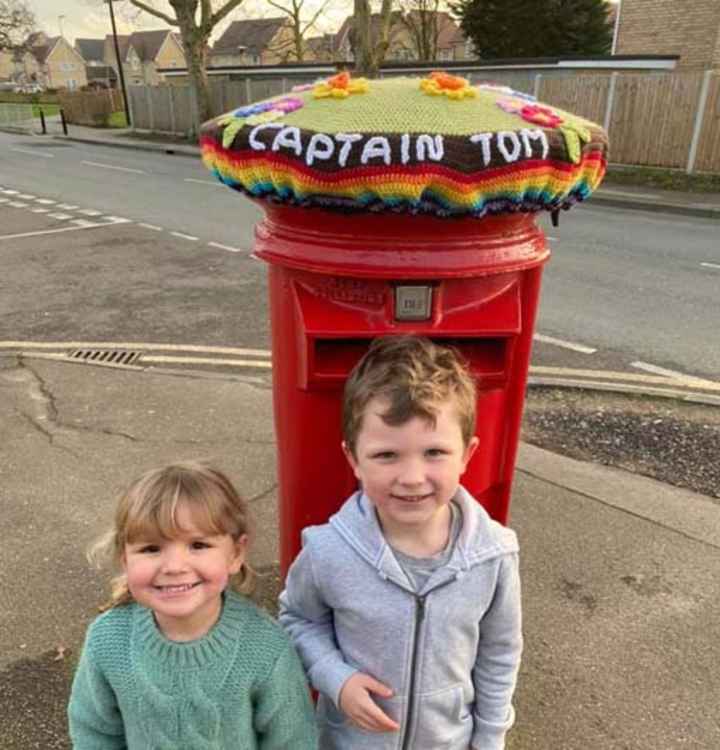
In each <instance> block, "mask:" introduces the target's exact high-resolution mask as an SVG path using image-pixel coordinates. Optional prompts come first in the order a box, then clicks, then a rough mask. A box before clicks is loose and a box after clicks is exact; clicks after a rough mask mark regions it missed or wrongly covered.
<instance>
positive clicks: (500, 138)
mask: <svg viewBox="0 0 720 750" xmlns="http://www.w3.org/2000/svg"><path fill="white" fill-rule="evenodd" d="M508 139H509V140H510V142H511V144H512V151H508V147H507V144H506V140H508ZM497 147H498V149H499V150H500V153H501V154H502V155H503V157H504V158H505V161H507V162H513V161H517V160H518V159H519V158H520V150H521V149H522V145H521V144H520V139H519V138H518V137H517V135H516V134H515V133H514V132H513V131H512V130H502V131H500V132H499V133H498V134H497Z"/></svg>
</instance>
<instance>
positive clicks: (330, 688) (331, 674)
mask: <svg viewBox="0 0 720 750" xmlns="http://www.w3.org/2000/svg"><path fill="white" fill-rule="evenodd" d="M359 671H360V670H359V669H356V668H355V667H351V666H350V665H349V664H346V663H345V662H344V661H337V662H335V663H334V664H333V665H332V667H323V668H321V669H319V670H318V674H317V675H313V677H314V679H312V680H311V682H312V684H313V687H314V688H315V689H316V690H317V691H318V692H320V693H323V695H326V696H327V697H328V698H330V700H332V702H333V703H334V704H335V706H336V707H337V708H338V709H339V708H340V691H341V690H342V688H343V685H344V684H345V683H346V682H347V681H348V680H349V679H350V678H351V677H352V676H353V675H354V674H355V673H356V672H359Z"/></svg>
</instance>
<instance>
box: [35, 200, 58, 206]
mask: <svg viewBox="0 0 720 750" xmlns="http://www.w3.org/2000/svg"><path fill="white" fill-rule="evenodd" d="M35 203H42V204H43V206H54V205H55V204H56V203H57V201H53V200H50V198H38V199H37V200H36V201H35Z"/></svg>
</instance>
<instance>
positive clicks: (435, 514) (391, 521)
mask: <svg viewBox="0 0 720 750" xmlns="http://www.w3.org/2000/svg"><path fill="white" fill-rule="evenodd" d="M387 406H388V405H387V402H386V401H383V400H380V399H373V400H372V401H370V402H369V403H368V405H367V407H366V409H365V414H364V416H363V420H362V426H361V428H360V431H359V433H358V436H357V440H356V443H355V452H354V455H353V453H352V452H351V451H350V450H349V449H348V448H347V447H346V446H345V445H344V444H343V449H344V451H345V455H346V456H347V459H348V461H349V462H350V465H351V466H352V468H353V471H354V472H355V476H356V477H357V478H358V479H359V480H360V482H361V483H362V487H363V490H364V491H365V494H366V495H367V496H368V498H369V499H370V500H371V501H372V503H373V505H374V506H375V508H376V509H377V513H378V516H379V517H380V521H381V523H382V525H383V529H384V530H385V532H386V534H392V533H393V532H399V533H404V532H406V531H409V530H410V529H411V528H414V529H415V530H417V531H425V530H428V529H429V527H431V526H432V525H433V524H434V523H440V522H445V521H446V520H447V506H448V503H449V502H450V500H451V499H452V497H453V495H454V494H455V492H456V491H457V488H458V484H459V482H460V475H461V474H462V473H463V472H464V471H465V467H466V466H467V463H468V461H469V460H470V458H471V456H472V454H473V453H474V452H475V449H476V447H477V438H476V437H474V438H472V440H471V441H470V443H469V444H468V445H465V442H464V440H463V437H462V431H461V428H460V421H459V419H458V415H457V408H456V405H455V403H454V402H453V400H448V401H447V402H444V403H443V404H441V405H439V407H438V412H437V419H436V421H435V424H434V425H433V424H432V423H430V422H427V421H426V420H424V419H421V418H420V417H413V418H412V419H410V420H409V421H408V422H405V423H404V424H401V425H398V426H394V427H393V426H391V425H388V424H386V423H385V422H384V421H383V419H382V416H381V414H383V413H384V412H385V411H386V410H387Z"/></svg>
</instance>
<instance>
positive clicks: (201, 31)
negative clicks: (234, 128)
mask: <svg viewBox="0 0 720 750" xmlns="http://www.w3.org/2000/svg"><path fill="white" fill-rule="evenodd" d="M129 2H130V3H131V4H132V5H134V6H135V7H136V8H139V9H140V10H142V11H145V12H146V13H149V14H150V15H152V16H155V17H156V18H159V19H161V20H162V21H165V23H167V24H169V25H170V26H177V27H178V29H179V31H180V38H181V39H182V43H183V49H184V50H185V58H186V60H187V66H188V76H189V79H190V86H191V89H192V90H193V91H194V92H195V103H196V114H197V121H198V123H200V122H203V121H205V120H208V119H210V117H212V110H211V107H210V87H209V85H208V78H207V61H208V50H209V41H210V34H211V33H212V31H213V29H214V28H215V27H216V26H217V25H218V24H219V23H220V21H222V20H223V19H224V18H225V17H226V16H227V15H228V13H230V12H231V11H233V10H234V9H235V8H237V7H238V6H239V5H240V4H241V3H242V2H243V0H224V2H215V3H214V2H213V0H129ZM156 5H160V6H161V7H162V6H165V5H169V6H170V8H169V11H170V12H171V13H172V15H171V14H170V12H166V11H163V10H159V9H158V8H157V7H155V6H156Z"/></svg>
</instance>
